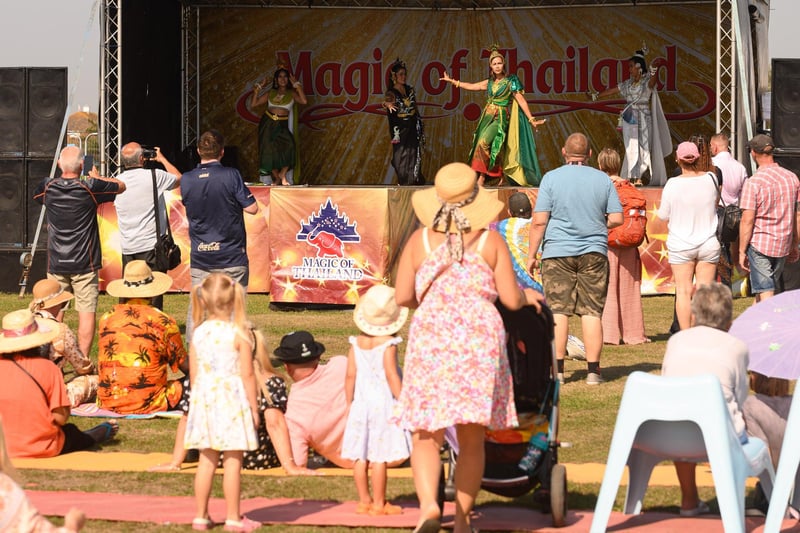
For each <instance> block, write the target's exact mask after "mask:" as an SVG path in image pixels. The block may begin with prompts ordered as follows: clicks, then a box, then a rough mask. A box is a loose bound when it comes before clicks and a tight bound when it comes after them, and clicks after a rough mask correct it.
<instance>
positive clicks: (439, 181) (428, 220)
mask: <svg viewBox="0 0 800 533" xmlns="http://www.w3.org/2000/svg"><path fill="white" fill-rule="evenodd" d="M459 203H463V204H464V205H461V206H459V207H458V208H457V210H458V211H460V212H461V214H463V216H464V218H466V220H467V222H468V223H469V230H466V231H475V230H479V229H483V228H485V227H487V226H488V225H489V223H490V222H494V221H495V220H496V219H497V216H498V215H499V214H500V213H501V212H502V211H503V209H504V207H505V206H504V205H503V202H501V201H500V200H498V199H497V195H496V193H494V194H493V193H490V192H488V191H487V190H486V189H484V188H483V187H480V186H479V185H478V184H477V176H476V175H475V171H474V170H473V169H472V168H470V167H469V165H466V164H464V163H449V164H447V165H445V166H443V167H442V168H440V169H439V172H437V173H436V179H435V180H434V186H433V187H431V188H429V189H424V190H422V191H417V192H415V193H414V195H413V196H412V197H411V205H412V206H413V207H414V212H415V213H416V214H417V218H419V220H420V222H422V224H424V225H425V226H427V227H429V228H431V229H433V230H434V231H441V232H456V231H458V228H457V226H456V217H455V216H451V217H447V216H446V217H442V220H439V221H437V223H436V226H434V219H435V218H436V215H437V214H438V213H439V212H440V211H441V210H442V208H443V207H445V206H446V205H448V204H450V205H451V206H452V205H455V204H459Z"/></svg>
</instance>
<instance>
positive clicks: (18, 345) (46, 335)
mask: <svg viewBox="0 0 800 533" xmlns="http://www.w3.org/2000/svg"><path fill="white" fill-rule="evenodd" d="M58 333H59V328H58V322H56V321H55V320H50V319H47V318H36V317H34V316H33V313H31V312H30V311H29V310H28V309H19V310H18V311H12V312H10V313H8V314H6V315H5V316H3V331H2V333H0V353H15V352H21V351H23V350H27V349H29V348H36V347H37V346H41V345H43V344H47V343H48V342H50V341H52V340H53V339H55V338H56V337H57V336H58Z"/></svg>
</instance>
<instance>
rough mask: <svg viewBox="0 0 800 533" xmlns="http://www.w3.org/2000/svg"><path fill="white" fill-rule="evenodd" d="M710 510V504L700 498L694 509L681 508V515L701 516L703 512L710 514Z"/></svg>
mask: <svg viewBox="0 0 800 533" xmlns="http://www.w3.org/2000/svg"><path fill="white" fill-rule="evenodd" d="M710 512H711V509H709V508H708V504H707V503H706V502H704V501H703V500H700V501H699V502H698V503H697V507H695V508H694V509H681V516H700V515H701V514H708V513H710Z"/></svg>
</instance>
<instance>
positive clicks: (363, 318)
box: [353, 285, 408, 336]
mask: <svg viewBox="0 0 800 533" xmlns="http://www.w3.org/2000/svg"><path fill="white" fill-rule="evenodd" d="M407 318H408V307H401V306H399V305H397V302H395V300H394V288H392V287H389V286H388V285H373V286H372V287H370V288H369V290H368V291H367V292H365V293H364V296H362V297H361V299H360V300H359V301H358V304H356V308H355V311H353V321H354V322H355V323H356V326H358V329H360V330H361V331H363V332H364V333H366V334H367V335H374V336H378V335H393V334H394V333H397V332H398V331H400V328H402V327H403V324H405V323H406V319H407Z"/></svg>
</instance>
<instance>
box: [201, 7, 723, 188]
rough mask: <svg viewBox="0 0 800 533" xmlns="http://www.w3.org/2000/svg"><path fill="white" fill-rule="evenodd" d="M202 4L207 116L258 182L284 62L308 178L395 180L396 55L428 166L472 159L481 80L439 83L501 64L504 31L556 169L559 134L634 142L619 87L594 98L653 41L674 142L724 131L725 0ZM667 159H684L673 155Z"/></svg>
mask: <svg viewBox="0 0 800 533" xmlns="http://www.w3.org/2000/svg"><path fill="white" fill-rule="evenodd" d="M199 9H200V27H199V36H200V39H199V40H200V43H201V48H200V55H199V76H200V128H201V129H206V128H217V129H219V130H221V131H222V132H223V133H224V134H225V135H226V138H227V144H228V145H229V146H237V147H238V154H239V157H238V159H239V161H238V164H239V167H240V170H241V171H242V174H243V175H244V176H245V178H246V179H247V180H249V181H257V179H258V176H257V158H258V153H257V152H258V150H257V124H258V121H259V119H260V117H261V115H262V114H263V113H264V108H263V106H261V107H259V108H256V109H253V108H252V107H251V105H250V100H251V96H252V92H253V91H252V89H253V86H254V84H255V83H263V82H264V81H265V79H267V80H271V79H272V76H273V74H274V72H275V70H276V65H277V64H278V63H280V64H282V65H285V66H286V67H288V68H289V70H290V71H291V72H292V73H293V75H294V76H295V77H296V78H297V80H298V81H299V82H300V83H302V85H303V90H304V92H305V94H306V95H307V98H308V103H307V104H306V105H301V106H299V107H298V108H297V109H296V110H297V114H298V120H299V126H298V128H297V129H298V131H297V138H298V158H299V161H298V163H299V164H300V166H301V169H300V172H299V177H298V182H299V183H305V184H312V185H333V184H335V185H350V184H359V185H365V184H366V185H376V184H388V183H394V182H396V178H395V176H394V171H393V169H392V168H391V164H390V158H391V153H392V148H391V143H390V140H391V137H390V135H389V130H388V126H387V120H386V116H385V112H384V110H383V109H382V108H381V106H380V103H381V101H382V100H383V94H384V92H385V91H386V88H387V79H388V76H387V74H388V70H389V68H390V66H391V64H392V63H393V62H394V61H395V59H396V58H398V57H399V58H401V59H402V60H403V61H405V62H406V64H407V69H408V81H407V83H409V84H411V85H413V86H414V87H415V89H416V92H417V102H418V106H419V109H420V113H421V115H422V117H423V120H424V124H425V137H426V144H425V149H424V155H423V173H424V175H425V176H426V178H427V179H428V181H429V182H432V179H433V176H434V175H435V173H436V170H437V169H438V168H439V167H441V166H442V165H443V164H445V163H448V162H451V161H464V160H465V159H466V157H467V154H468V151H469V147H470V146H471V141H472V134H473V131H474V129H475V126H476V124H477V121H478V118H479V116H480V113H481V109H482V107H483V103H484V101H485V94H484V93H483V92H473V91H467V90H465V89H464V88H463V86H462V87H461V88H458V87H455V86H454V85H452V84H449V83H445V82H443V81H440V79H439V78H440V77H441V76H442V75H443V74H444V72H445V71H446V72H448V73H449V74H450V75H451V76H452V77H453V78H455V79H458V80H463V81H468V82H478V81H481V80H483V79H486V78H487V76H488V74H489V69H488V61H487V58H488V52H487V51H486V49H487V48H488V47H489V46H490V45H492V44H493V43H496V44H498V45H499V47H500V49H501V50H502V52H503V53H504V55H505V58H506V66H507V71H508V72H512V73H516V74H517V75H518V76H519V77H520V80H521V81H522V83H523V85H524V88H525V98H526V100H527V101H528V103H529V105H530V107H531V110H532V112H533V114H534V115H535V116H537V117H543V118H546V119H547V122H546V123H545V124H544V125H542V126H540V127H539V129H538V131H537V132H536V133H535V137H536V143H537V149H538V155H539V160H540V163H541V166H542V169H543V170H544V171H547V170H550V169H552V168H555V167H557V166H559V165H560V164H561V161H562V159H561V151H560V150H561V146H562V145H563V142H564V140H565V139H566V137H567V136H568V135H569V134H570V133H572V132H575V131H581V132H584V133H586V134H587V135H588V136H589V138H590V140H591V142H592V148H593V150H594V153H598V152H599V151H600V149H602V148H604V147H612V148H615V149H617V150H618V151H619V152H620V153H621V152H622V151H623V150H622V148H623V146H622V139H621V134H620V132H619V131H617V129H616V125H617V118H618V115H619V112H620V111H621V110H622V108H623V107H624V102H623V100H622V99H620V98H610V99H607V100H600V101H597V102H592V101H591V99H590V98H589V97H588V93H589V92H590V91H600V90H602V89H604V88H607V87H610V86H616V85H618V84H619V83H620V82H621V81H623V80H624V79H626V78H627V77H628V76H629V73H628V58H630V56H631V55H632V54H633V53H634V52H635V51H636V50H638V49H642V48H646V49H647V54H646V60H647V63H648V64H649V65H652V66H655V67H656V68H657V77H658V83H657V88H658V90H659V94H660V97H661V103H662V106H663V109H664V113H665V115H666V117H667V120H668V121H669V124H670V129H671V133H672V140H673V145H676V144H677V143H678V142H679V141H681V140H684V139H686V138H688V137H689V136H690V135H692V134H694V133H703V134H706V135H709V136H710V135H711V134H713V133H714V131H713V128H714V112H715V105H716V104H715V100H716V95H715V89H714V87H715V81H714V80H715V75H716V63H717V62H716V59H715V57H716V56H715V54H716V43H715V37H716V2H715V1H713V0H709V1H700V2H686V3H680V4H675V3H670V4H640V5H634V4H633V3H628V4H627V5H619V3H618V4H615V5H592V6H568V7H567V6H559V7H542V8H538V7H537V8H526V9H509V10H504V9H496V10H491V11H472V10H460V11H453V10H446V11H434V10H407V11H403V10H397V9H386V10H382V9H359V8H330V9H301V8H276V7H269V8H254V7H226V8H218V7H214V8H213V9H211V8H209V9H204V8H199ZM666 164H667V171H668V173H669V172H670V170H671V169H674V168H675V162H674V157H667V158H666Z"/></svg>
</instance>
